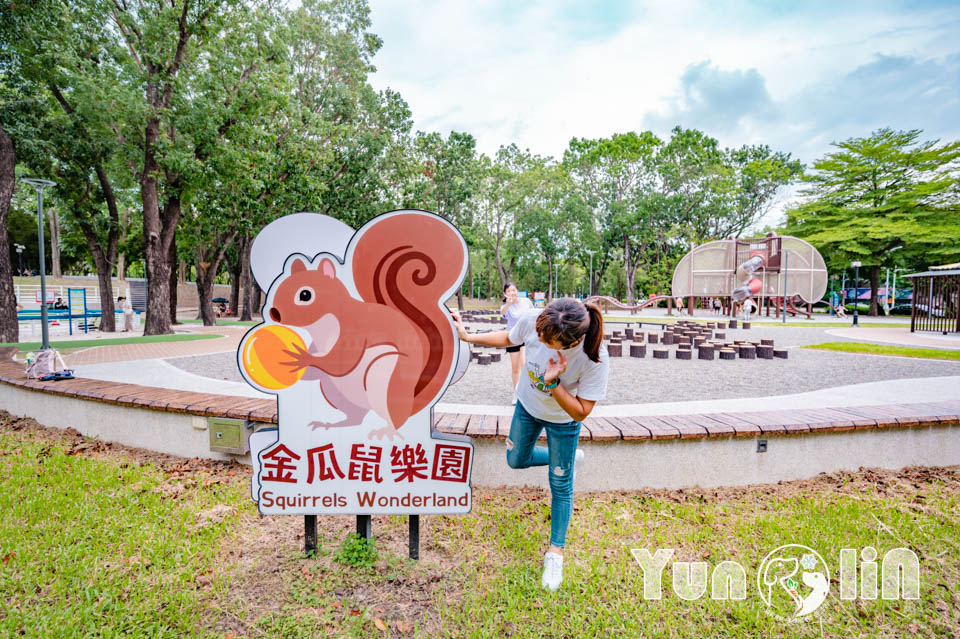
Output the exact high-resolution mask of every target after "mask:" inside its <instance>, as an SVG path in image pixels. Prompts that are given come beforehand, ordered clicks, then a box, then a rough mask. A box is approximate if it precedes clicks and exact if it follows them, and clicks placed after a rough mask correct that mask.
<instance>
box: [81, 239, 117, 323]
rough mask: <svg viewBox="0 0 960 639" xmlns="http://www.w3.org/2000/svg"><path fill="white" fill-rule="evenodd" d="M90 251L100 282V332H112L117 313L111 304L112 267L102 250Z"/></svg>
mask: <svg viewBox="0 0 960 639" xmlns="http://www.w3.org/2000/svg"><path fill="white" fill-rule="evenodd" d="M87 243H88V244H89V240H88V242H87ZM92 252H93V262H94V264H96V266H97V280H98V281H99V282H100V332H101V333H114V332H116V330H117V315H116V308H115V307H114V305H113V278H111V275H112V273H111V271H112V270H113V269H111V268H110V263H109V262H107V260H106V259H104V256H103V251H92Z"/></svg>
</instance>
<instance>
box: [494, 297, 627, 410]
mask: <svg viewBox="0 0 960 639" xmlns="http://www.w3.org/2000/svg"><path fill="white" fill-rule="evenodd" d="M541 312H542V310H537V309H534V310H531V311H527V312H526V313H523V314H522V315H521V316H520V317H519V319H518V320H517V323H516V325H515V326H514V327H513V328H512V329H511V330H510V334H509V339H510V342H511V343H512V344H515V345H516V344H523V345H524V346H526V362H525V368H526V372H525V373H522V374H521V375H520V384H519V385H518V386H517V399H518V400H519V401H520V403H522V404H523V407H524V408H525V409H526V410H527V412H528V413H530V414H531V415H533V416H534V417H537V418H539V419H542V420H544V421H548V422H553V423H555V424H565V423H567V422H570V421H572V418H571V417H570V415H569V414H567V412H566V411H565V410H563V409H562V408H561V407H560V404H558V403H557V400H555V399H554V398H553V395H551V394H550V391H549V390H542V388H543V387H544V386H545V385H546V384H545V382H544V381H543V374H544V373H545V372H546V370H547V363H548V361H549V360H550V358H551V357H553V358H556V357H557V351H555V350H553V349H551V348H547V347H546V345H544V343H543V342H541V341H540V338H539V336H538V335H537V316H538V315H540V313H541ZM563 354H564V357H566V358H567V370H566V371H564V372H563V373H561V375H560V385H561V386H563V387H564V388H565V389H567V392H569V393H570V394H571V395H573V396H574V397H580V398H581V399H588V400H591V401H600V400H601V399H604V398H606V396H607V373H608V371H609V369H610V360H609V358H608V356H607V346H606V344H601V345H600V361H599V362H594V361H591V360H590V358H589V357H587V354H586V353H584V352H583V342H580V343H579V344H577V345H576V346H574V347H573V348H570V349H567V350H564V351H563Z"/></svg>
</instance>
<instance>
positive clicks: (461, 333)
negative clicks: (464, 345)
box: [450, 308, 470, 342]
mask: <svg viewBox="0 0 960 639" xmlns="http://www.w3.org/2000/svg"><path fill="white" fill-rule="evenodd" d="M450 315H451V316H452V317H453V324H454V326H456V327H457V336H458V337H459V338H460V339H461V340H463V341H464V342H469V341H470V339H469V337H470V334H469V333H468V332H467V329H466V327H465V326H464V325H463V320H462V319H461V318H460V312H459V311H458V310H457V309H455V308H451V309H450Z"/></svg>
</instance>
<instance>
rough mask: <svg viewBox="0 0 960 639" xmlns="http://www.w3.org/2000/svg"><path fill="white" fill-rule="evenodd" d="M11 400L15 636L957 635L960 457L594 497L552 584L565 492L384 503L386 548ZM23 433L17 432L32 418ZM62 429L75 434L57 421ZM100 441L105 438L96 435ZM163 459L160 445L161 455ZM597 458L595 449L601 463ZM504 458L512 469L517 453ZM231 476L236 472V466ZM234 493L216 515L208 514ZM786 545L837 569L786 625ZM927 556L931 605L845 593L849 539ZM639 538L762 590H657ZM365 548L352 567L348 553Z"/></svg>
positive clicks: (666, 577)
mask: <svg viewBox="0 0 960 639" xmlns="http://www.w3.org/2000/svg"><path fill="white" fill-rule="evenodd" d="M22 426H23V423H22V422H19V423H18V422H16V421H15V420H13V419H12V418H11V417H10V416H9V415H6V414H3V413H0V508H2V509H3V512H4V518H3V519H2V521H0V560H2V563H0V602H2V603H0V635H2V636H20V635H21V634H22V635H25V636H45V637H47V636H50V637H82V636H98V637H115V636H121V635H123V636H135V637H147V636H149V637H180V636H201V637H218V638H222V639H226V637H233V638H239V637H277V638H281V637H282V638H288V637H326V636H353V637H412V636H420V637H436V636H443V637H506V636H511V637H531V638H533V637H613V636H618V637H620V636H622V637H639V636H658V637H659V636H663V637H691V638H692V637H698V638H699V637H738V638H743V639H747V638H751V639H752V638H753V637H761V636H762V637H838V638H840V637H883V638H886V637H891V638H892V637H901V636H907V637H914V636H918V637H954V636H957V635H958V633H960V522H958V519H957V517H956V513H957V512H958V509H960V488H958V486H960V469H958V468H957V467H953V468H952V469H930V470H928V469H906V470H904V471H899V472H897V471H873V470H862V471H860V472H857V473H835V474H832V475H824V476H820V477H818V478H816V479H813V480H808V481H803V482H785V483H783V484H782V485H764V486H757V487H750V488H745V489H722V490H719V491H718V490H705V491H701V490H685V491H663V490H661V491H649V490H648V491H638V492H631V493H592V494H578V495H577V499H576V510H575V512H574V515H573V521H572V525H571V528H570V533H569V534H568V537H567V551H566V558H565V570H564V585H563V586H562V588H561V589H560V591H559V592H557V593H547V592H544V591H543V590H541V588H540V570H541V565H542V553H543V550H544V547H545V543H546V540H547V539H548V536H549V529H550V524H549V512H550V506H549V495H548V494H547V493H545V492H544V491H541V490H537V489H515V488H501V489H496V490H491V489H479V488H477V489H474V507H473V511H472V512H471V513H470V514H468V515H464V516H455V517H441V516H430V517H423V518H421V557H422V559H421V560H420V561H419V562H413V561H410V560H408V559H406V557H405V547H406V532H407V521H406V518H405V517H400V516H390V517H375V518H374V533H375V535H376V536H377V537H376V543H375V549H376V550H377V554H376V555H375V556H374V557H372V558H371V559H372V560H371V561H369V562H368V561H364V558H369V557H367V556H366V555H360V554H358V553H357V552H356V548H355V547H345V546H344V540H345V538H346V534H347V532H348V531H350V530H352V528H353V526H354V522H353V519H352V518H351V517H320V518H319V521H318V528H319V540H320V549H319V553H318V556H317V557H315V558H307V557H304V555H303V553H302V550H301V549H302V543H303V541H302V537H300V534H301V531H302V519H300V518H298V517H263V518H261V517H259V516H258V515H257V514H256V512H255V510H254V508H253V505H252V502H250V499H249V492H248V490H249V485H248V483H247V472H248V471H247V470H246V469H245V468H242V467H237V466H217V465H214V466H213V467H205V466H204V465H202V464H198V463H197V462H195V461H187V460H182V462H183V463H184V465H185V468H181V469H177V468H174V467H172V463H171V462H170V461H169V460H168V461H165V462H164V463H163V465H158V463H157V456H152V457H148V456H145V455H142V454H137V453H134V452H127V453H121V452H120V451H116V450H113V449H105V448H103V447H102V445H99V447H98V446H97V445H95V443H94V442H90V441H88V440H84V439H83V438H80V437H79V436H75V437H71V436H68V435H56V434H55V435H51V434H50V431H44V430H39V429H36V428H35V427H33V426H29V425H28V426H27V427H26V428H22ZM18 427H20V428H22V430H15V428H18ZM58 432H59V431H58ZM83 446H87V449H86V450H78V449H80V448H82V447H83ZM161 461H162V460H161ZM590 461H591V460H589V459H588V463H589V462H590ZM504 472H511V471H509V470H508V469H507V468H506V467H504ZM231 475H232V476H231ZM218 504H219V505H225V506H227V509H226V510H227V515H226V517H225V519H223V521H221V522H219V523H214V524H209V525H205V526H203V525H200V524H199V523H198V522H200V521H202V517H201V516H200V513H203V512H208V511H209V510H210V509H211V508H213V507H215V506H216V505H218ZM782 544H805V545H808V546H811V547H812V548H814V549H815V550H817V551H818V552H819V553H820V554H821V555H822V556H823V558H824V560H825V561H826V562H827V564H828V567H829V569H830V570H831V574H832V577H833V580H832V585H833V589H832V591H831V596H830V597H828V598H827V600H826V602H825V603H824V605H823V606H822V607H821V608H820V610H819V611H818V612H817V613H816V617H815V618H814V619H812V620H809V621H806V622H803V623H797V624H784V623H782V622H780V621H778V620H776V619H775V618H774V617H772V616H771V615H770V614H768V612H767V609H766V607H765V606H764V604H763V602H762V601H761V599H760V597H759V596H758V590H757V586H756V575H757V567H758V565H759V563H760V562H761V560H762V558H763V557H764V556H765V555H766V554H767V553H768V552H770V551H772V550H773V549H775V548H777V547H778V546H780V545H782ZM865 546H872V547H874V548H876V549H877V550H878V551H879V553H880V558H882V557H883V554H884V553H885V552H886V551H888V550H890V549H892V548H896V547H901V546H907V547H909V548H911V549H913V550H914V551H915V552H916V553H917V555H918V556H919V561H920V569H921V576H920V588H921V589H920V595H921V598H920V599H919V600H915V601H900V600H893V601H885V600H882V599H877V600H856V601H840V600H839V598H838V596H837V583H838V572H837V571H838V566H839V552H840V549H843V548H856V549H860V548H863V547H865ZM632 548H646V549H648V550H649V551H650V552H651V553H653V552H655V551H656V550H657V549H658V548H663V549H668V548H670V549H674V550H675V554H674V557H673V560H674V561H702V562H706V564H707V566H708V567H709V568H710V569H712V568H713V567H715V566H716V565H717V564H719V563H720V562H721V561H724V560H735V561H738V562H740V563H741V564H742V565H743V567H744V568H745V570H746V572H747V597H746V599H744V600H739V601H732V600H726V601H723V600H713V599H711V598H710V595H709V592H708V593H707V595H706V596H704V597H702V598H700V599H697V600H694V601H687V600H684V599H681V598H680V597H679V596H677V595H676V594H675V593H674V592H673V590H672V587H671V583H672V581H671V574H672V568H671V565H670V564H668V566H667V568H666V570H665V571H664V573H663V593H662V598H661V599H659V600H644V598H643V577H642V572H641V569H640V567H639V565H638V564H637V563H636V562H635V561H634V559H633V558H632V555H631V552H630V551H631V549H632ZM351 561H352V562H353V565H351Z"/></svg>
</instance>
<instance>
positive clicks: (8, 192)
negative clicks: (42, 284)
mask: <svg viewBox="0 0 960 639" xmlns="http://www.w3.org/2000/svg"><path fill="white" fill-rule="evenodd" d="M16 164H17V154H16V149H15V148H14V146H13V140H11V139H10V136H9V135H7V132H6V131H4V130H3V127H2V126H0V342H11V343H15V342H19V341H20V325H19V323H18V322H17V296H16V289H14V287H13V265H12V264H11V262H10V241H9V239H8V238H7V213H9V211H10V200H11V199H12V198H13V189H14V186H15V185H16V172H15V167H16Z"/></svg>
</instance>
